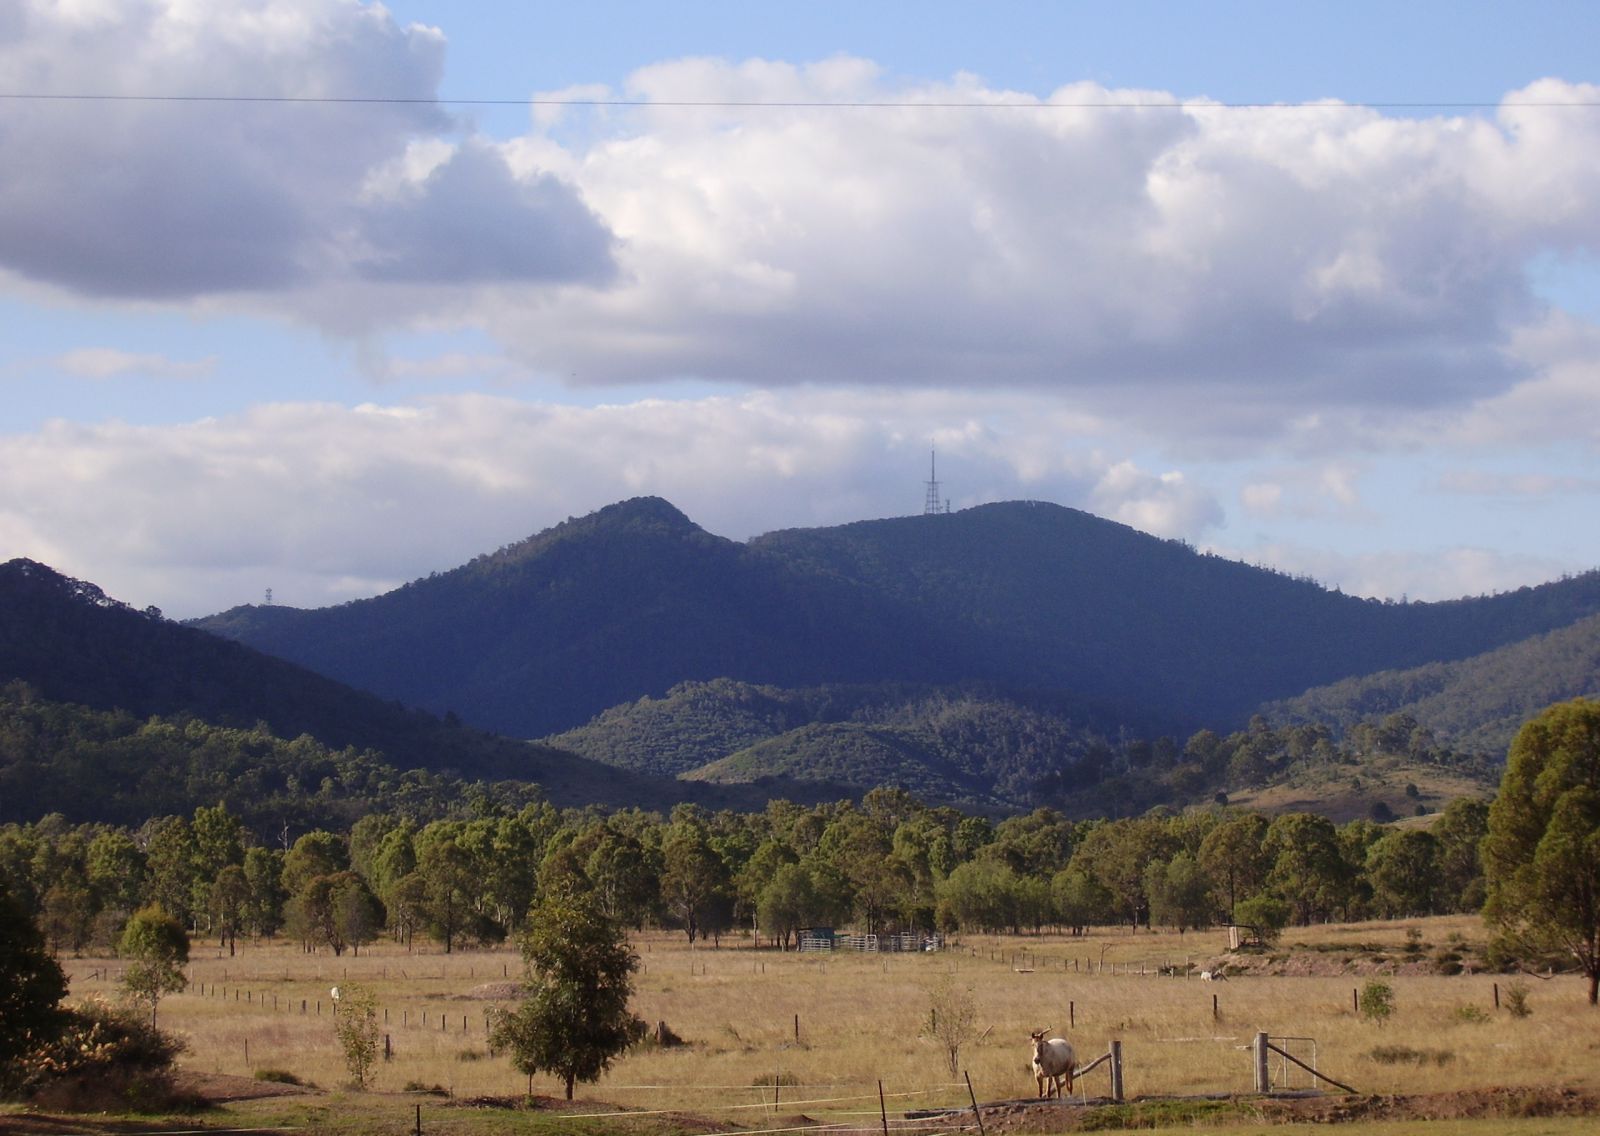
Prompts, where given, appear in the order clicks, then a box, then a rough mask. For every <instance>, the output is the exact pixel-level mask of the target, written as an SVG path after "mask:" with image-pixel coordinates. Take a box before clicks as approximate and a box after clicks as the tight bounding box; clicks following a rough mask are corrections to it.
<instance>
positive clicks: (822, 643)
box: [0, 498, 1600, 812]
mask: <svg viewBox="0 0 1600 1136" xmlns="http://www.w3.org/2000/svg"><path fill="white" fill-rule="evenodd" d="M1597 676H1600V573H1594V572H1591V573H1586V574H1583V575H1581V576H1576V577H1572V578H1568V579H1563V580H1560V581H1555V582H1552V583H1549V584H1545V585H1541V586H1539V587H1531V588H1522V589H1519V590H1517V591H1515V592H1509V593H1504V594H1499V595H1493V596H1482V597H1476V598H1466V599H1461V600H1454V601H1449V602H1444V603H1395V602H1389V601H1381V602H1380V601H1375V600H1368V599H1360V598H1356V597H1351V596H1346V595H1343V594H1340V593H1339V592H1338V591H1336V590H1329V589H1326V588H1324V587H1321V586H1320V585H1318V584H1316V583H1315V582H1313V581H1310V580H1307V579H1302V578H1294V577H1290V576H1286V575H1284V574H1282V573H1278V572H1273V571H1270V570H1266V569H1261V568H1256V567H1251V566H1249V565H1245V564H1240V563H1237V562H1233V561H1229V560H1226V559H1223V558H1221V557H1217V556H1214V555H1209V554H1205V553H1201V552H1197V551H1196V550H1194V549H1193V548H1191V547H1189V546H1187V545H1185V544H1183V543H1181V542H1176V541H1169V540H1161V539H1158V538H1155V537H1151V536H1148V535H1146V534H1143V533H1140V532H1137V531H1136V530H1133V529H1131V528H1128V527H1126V526H1123V525H1119V524H1116V523H1113V522H1110V521H1106V520H1103V519H1100V518H1096V517H1093V516H1091V515H1089V514H1086V513H1082V512H1078V511H1076V510H1072V509H1066V508H1062V507H1060V506H1056V505H1050V504H1044V503H1037V502H1007V503H1000V504H994V505H985V506H980V507H977V508H973V509H967V510H963V511H961V512H959V513H954V514H943V515H929V516H914V517H902V518H893V519H886V520H877V521H863V522H857V523H854V524H847V525H840V526H835V527H829V528H814V529H792V530H784V531H779V532H773V533H769V534H767V535H765V536H761V537H757V538H755V539H752V540H750V541H746V542H736V541H732V540H727V539H724V538H722V537H718V536H714V535H712V534H710V533H707V532H706V531H705V530H703V529H702V528H700V527H699V526H697V525H695V524H694V523H693V522H692V521H690V520H689V518H687V517H686V516H684V515H683V514H682V513H681V512H679V511H678V510H677V509H676V508H674V507H673V506H672V505H670V504H668V503H667V502H665V501H662V500H659V499H656V498H639V499H635V500H630V501H624V502H621V503H618V504H616V505H612V506H609V507H607V508H604V509H601V510H599V511H598V512H596V513H593V514H591V515H589V516H586V517H582V518H577V519H574V520H569V521H568V522H566V523H564V524H561V525H557V526H555V527H554V528H551V529H549V530H547V531H544V532H541V533H538V534H536V535H534V536H532V537H529V538H528V539H526V540H523V541H521V542H519V543H517V544H513V545H510V546H507V547H505V548H502V549H500V550H499V551H497V552H494V553H488V554H485V555H482V556H479V557H477V558H476V559H474V560H472V561H471V562H470V563H467V564H464V565H462V566H460V567H457V568H454V569H450V570H447V571H443V572H438V573H435V574H432V575H430V576H428V577H426V578H424V579H419V580H416V581H414V582H412V583H410V584H407V585H405V586H403V587H401V588H398V589H396V590H394V591H392V592H389V593H387V594H384V595H381V596H377V597H374V598H371V599H364V600H358V601H353V602H351V603H346V604H341V605H338V606H335V607H329V608H322V609H314V610H302V609H296V608H292V607H285V606H245V607H238V608H233V609H231V610H229V611H226V612H223V613H221V614H218V615H214V616H210V617H207V618H205V619H201V620H196V621H193V622H192V623H191V624H190V625H188V626H183V625H179V624H175V623H173V622H171V621H169V620H166V619H163V618H161V617H160V615H159V613H154V612H139V611H135V610H133V609H131V608H129V607H128V606H127V605H125V604H121V603H118V602H117V601H115V600H112V599H110V598H108V597H106V596H105V595H104V594H103V593H101V592H100V590H99V589H98V588H96V587H95V586H94V585H92V584H88V583H84V582H80V581H75V580H70V579H68V578H66V577H64V576H61V575H60V574H58V573H56V572H54V571H53V570H51V569H49V568H48V567H46V566H44V565H39V564H35V563H33V562H31V561H25V560H19V561H12V562H10V563H8V564H5V565H0V684H4V683H7V682H13V681H20V682H22V683H24V684H26V691H25V692H24V693H23V694H21V695H17V696H16V697H12V698H11V700H10V702H9V703H6V706H0V710H3V711H5V712H6V713H11V712H12V711H11V710H7V709H6V707H7V706H23V705H25V704H27V703H28V701H29V699H32V698H42V699H45V700H53V701H55V702H60V703H62V704H75V705H79V706H82V707H88V708H93V709H94V710H96V711H98V712H107V713H109V712H115V713H119V714H124V715H131V716H134V717H135V718H139V717H143V716H150V715H165V716H173V717H176V718H178V719H183V718H193V719H197V720H201V721H204V722H209V723H216V724H219V725H225V726H229V727H236V728H241V729H248V728H250V727H252V726H257V725H259V726H260V728H263V729H268V730H270V731H271V732H272V733H273V734H274V735H276V736H278V737H281V738H287V739H292V738H294V737H297V736H299V735H308V736H310V737H313V738H315V739H317V740H318V741H319V742H320V743H322V744H324V745H326V746H330V747H334V748H338V747H346V748H352V747H353V748H354V749H359V750H361V751H363V752H370V753H371V754H372V755H375V757H374V759H375V760H381V762H384V763H387V765H386V766H385V767H386V768H391V769H392V770H401V769H410V768H419V769H425V770H430V771H434V772H436V773H441V774H446V775H448V776H451V777H458V778H462V779H464V780H479V781H484V782H490V781H501V780H506V781H512V780H514V781H536V782H538V783H539V784H540V785H541V786H542V787H543V789H544V790H545V791H546V792H547V793H548V795H549V796H550V797H551V799H553V800H555V801H557V802H558V803H585V802H596V803H602V804H628V803H632V804H643V805H646V806H648V807H662V806H663V805H665V804H669V803H671V802H672V801H674V800H680V799H695V800H699V801H701V802H702V803H706V804H708V805H712V806H729V807H743V806H745V805H749V804H751V803H754V804H755V805H757V806H759V803H760V801H761V800H764V799H765V798H766V797H768V796H788V797H790V798H791V799H796V800H816V799H826V798H828V797H830V796H832V797H837V796H842V795H846V794H848V793H851V792H859V791H860V790H862V789H865V788H870V787H871V786H872V785H874V784H879V783H890V782H892V783H895V784H900V785H902V786H905V787H907V788H911V789H913V790H914V791H916V792H918V793H920V794H922V795H924V796H926V797H927V798H928V799H939V800H952V801H960V802H963V803H965V804H969V805H973V806H977V807H982V808H987V809H1000V810H1003V809H1014V808H1019V807H1029V806H1030V803H1033V802H1040V801H1051V802H1061V801H1065V800H1067V799H1069V798H1070V796H1071V794H1072V793H1073V792H1075V791H1077V786H1079V785H1081V784H1084V783H1092V782H1094V781H1096V780H1099V779H1101V778H1103V777H1110V778H1111V781H1110V782H1108V783H1107V784H1109V785H1110V786H1111V787H1110V788H1108V789H1106V790H1105V792H1106V793H1107V794H1110V796H1109V797H1108V798H1107V799H1113V798H1115V795H1116V794H1117V793H1122V794H1124V796H1123V797H1122V798H1119V799H1121V800H1123V801H1125V802H1126V803H1127V804H1128V805H1129V807H1132V805H1133V804H1135V803H1137V802H1144V803H1146V804H1148V803H1150V802H1152V801H1153V800H1154V799H1157V797H1158V795H1159V793H1161V792H1166V791H1168V790H1169V789H1171V790H1172V791H1173V792H1174V793H1176V792H1177V788H1176V787H1178V786H1187V787H1188V789H1187V791H1188V792H1190V793H1191V794H1192V793H1200V794H1203V795H1206V796H1209V794H1210V793H1211V791H1212V790H1213V789H1215V788H1216V787H1217V785H1218V782H1219V779H1223V778H1226V777H1228V776H1230V775H1231V774H1230V773H1229V770H1230V769H1235V770H1237V769H1261V768H1274V767H1276V759H1271V760H1267V761H1265V762H1264V763H1263V762H1259V761H1255V760H1254V759H1253V758H1252V759H1251V760H1250V761H1243V762H1232V763H1231V764H1230V760H1229V759H1227V758H1226V757H1223V758H1220V759H1219V758H1215V757H1213V758H1212V759H1204V758H1200V759H1195V758H1191V757H1189V756H1187V753H1188V751H1186V750H1185V751H1184V752H1181V753H1180V749H1182V747H1181V745H1180V744H1178V743H1176V742H1174V741H1170V740H1169V741H1164V742H1162V744H1159V745H1157V746H1156V747H1155V749H1154V750H1153V751H1151V750H1149V749H1146V750H1141V749H1140V748H1139V746H1138V745H1135V744H1133V742H1132V741H1131V740H1130V739H1136V738H1145V739H1155V740H1157V741H1161V739H1162V738H1163V737H1165V738H1167V739H1181V738H1183V737H1184V736H1186V735H1187V734H1189V733H1190V732H1192V731H1195V730H1200V729H1210V730H1215V731H1229V730H1240V729H1242V728H1243V727H1244V725H1245V723H1246V721H1247V720H1249V721H1251V722H1252V723H1254V722H1269V723H1274V724H1276V725H1278V726H1281V727H1282V728H1284V729H1297V728H1299V727H1300V725H1304V724H1314V725H1317V726H1318V727H1327V728H1329V729H1330V730H1332V731H1333V733H1334V735H1335V736H1337V735H1338V734H1339V733H1340V732H1342V731H1346V730H1348V729H1349V728H1350V727H1352V726H1354V725H1355V724H1357V723H1359V722H1363V721H1371V720H1374V719H1376V718H1379V717H1383V716H1386V715H1387V716H1396V715H1398V716H1399V717H1398V719H1396V720H1397V721H1400V722H1402V723H1403V722H1410V721H1414V722H1415V724H1416V725H1418V726H1420V727H1422V728H1423V729H1424V730H1425V731H1431V740H1430V742H1429V744H1430V745H1434V744H1435V743H1437V744H1438V745H1440V746H1444V747H1446V750H1441V751H1440V752H1447V750H1448V748H1449V747H1454V749H1455V750H1458V751H1471V752H1475V753H1480V754H1481V753H1489V754H1491V755H1493V756H1499V755H1502V754H1503V752H1504V745H1505V743H1506V741H1507V740H1508V738H1509V736H1510V733H1511V732H1512V731H1514V729H1515V728H1516V726H1517V724H1519V723H1520V721H1522V720H1524V719H1525V718H1526V717H1527V716H1529V715H1531V714H1532V713H1534V712H1537V710H1538V709H1540V708H1541V707H1542V706H1543V705H1545V704H1547V703H1548V702H1551V701H1556V700H1559V699H1562V698H1568V697H1573V696H1574V695H1578V694H1585V693H1589V692H1591V691H1593V690H1596V689H1600V677H1597ZM8 689H9V688H8ZM0 701H3V700H0ZM18 713H20V711H18ZM1252 716H1257V717H1254V718H1253V717H1252ZM39 720H40V719H38V716H37V715H35V717H34V718H32V719H29V724H26V725H18V724H17V722H18V721H20V719H17V720H15V721H11V720H8V721H10V724H9V725H8V722H6V721H0V767H3V768H0V806H3V805H4V803H5V801H6V794H7V793H8V792H10V793H11V800H12V801H16V800H17V797H16V793H15V786H18V785H24V784H30V783H33V782H37V781H38V780H39V777H40V776H42V773H41V767H40V766H38V765H37V763H35V764H33V765H30V764H29V759H28V757H27V756H26V755H27V753H28V752H30V750H29V744H24V743H25V742H26V736H27V735H28V732H29V731H35V732H37V731H38V730H39V729H40V728H41V727H39V726H38V721H39ZM1391 725H1392V723H1391ZM125 727H126V723H124V725H123V726H118V727H116V729H123V728H125ZM130 728H131V727H130ZM82 729H86V730H88V731H89V732H91V733H93V732H95V731H100V732H105V731H106V730H109V729H112V727H110V726H107V725H106V724H105V723H98V724H93V725H92V726H84V727H82ZM1250 729H1251V730H1252V731H1257V730H1258V727H1257V726H1256V725H1254V724H1252V726H1251V727H1250ZM113 732H114V731H113ZM1394 732H1395V731H1394V729H1393V728H1391V729H1390V730H1389V731H1388V733H1390V734H1393V733H1394ZM1253 736H1258V737H1265V735H1259V734H1256V735H1253ZM1283 736H1284V737H1288V736H1289V735H1283ZM1304 736H1305V737H1306V738H1310V737H1311V735H1304ZM17 739H22V740H20V741H18V740H17ZM522 739H537V741H535V742H532V743H530V742H527V741H524V740H522ZM12 741H17V744H16V745H14V746H13V745H11V744H10V743H11V742H12ZM30 744H31V743H30ZM208 744H210V743H208ZM230 744H231V743H230ZM1296 744H1298V743H1296ZM8 746H9V747H10V748H7V747H8ZM35 748H36V747H35ZM1152 752H1153V753H1155V754H1157V755H1160V756H1157V757H1154V758H1152V757H1151V756H1150V755H1151V753H1152ZM1141 754H1143V756H1140V755H1141ZM18 755H21V756H18ZM130 760H131V759H130ZM1219 762H1220V763H1219ZM1185 763H1187V765H1186V764H1185ZM1119 770H1120V771H1121V772H1118V771H1119ZM1140 771H1143V772H1140ZM1086 772H1089V773H1092V775H1089V776H1086V775H1085V773H1086ZM1133 773H1139V776H1140V777H1142V780H1139V782H1138V785H1137V786H1135V790H1136V791H1135V790H1128V789H1127V788H1126V786H1124V788H1122V789H1118V788H1116V786H1115V782H1117V780H1118V778H1122V779H1123V780H1124V781H1126V778H1127V776H1132V774H1133ZM218 776H219V775H218V774H217V773H216V771H215V770H214V769H213V770H211V771H210V773H209V774H208V777H209V780H207V779H206V778H205V777H202V778H200V779H199V780H198V781H197V782H196V783H197V784H200V783H203V784H206V785H215V784H218V783H219V782H218ZM360 776H361V777H365V778H367V780H368V781H373V779H374V778H377V780H379V781H382V780H383V778H384V777H388V775H387V774H384V775H382V776H379V775H378V774H371V775H369V774H367V773H361V774H360ZM1136 779H1137V778H1136ZM158 780H159V779H158ZM224 780H225V778H224ZM391 782H393V778H390V780H389V781H385V782H384V783H385V784H389V783H391ZM395 783H397V782H395ZM70 784H76V782H75V781H72V780H71V779H70V778H69V779H68V781H67V782H64V783H63V785H70ZM8 786H9V787H11V788H9V789H8ZM158 788H159V787H158ZM151 791H152V792H157V790H154V789H153V790H151ZM172 792H173V793H174V794H176V793H179V792H180V791H179V790H178V789H173V790H172ZM62 794H65V798H64V799H70V797H71V790H70V788H62V789H61V791H60V793H59V794H58V796H61V795H62ZM157 795H158V796H159V792H157ZM24 798H26V793H24ZM39 799H41V800H42V799H44V798H43V797H40V798H39ZM50 799H51V800H54V799H56V798H54V797H52V798H50ZM131 799H132V798H130V800H131ZM138 799H139V800H141V801H143V800H145V799H146V797H139V798H138ZM201 803H204V802H201ZM52 807H53V806H52ZM128 807H129V808H132V807H134V806H133V805H132V804H130V805H129V806H128ZM1086 807H1087V806H1086ZM3 811H9V810H6V809H4V808H0V812H3Z"/></svg>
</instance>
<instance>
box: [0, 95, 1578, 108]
mask: <svg viewBox="0 0 1600 1136" xmlns="http://www.w3.org/2000/svg"><path fill="white" fill-rule="evenodd" d="M0 101H4V102H128V103H245V104H285V105H296V104H303V105H313V106H315V105H326V106H434V107H452V106H463V107H514V106H543V107H595V108H605V107H617V108H631V109H648V108H686V109H713V110H714V109H732V110H738V109H751V110H762V109H773V110H923V109H926V110H1324V111H1326V110H1501V109H1517V110H1523V109H1529V110H1540V109H1583V108H1595V107H1600V100H1593V99H1571V100H1558V99H1539V100H1526V101H1513V102H1505V101H1500V102H1473V101H1420V102H1347V101H1341V100H1307V101H1286V102H1226V101H1215V102H1214V101H1210V100H1173V101H1170V102H1142V101H1134V100H1127V99H1113V100H1099V101H1091V100H1073V101H1061V100H1050V99H1044V100H1037V101H1031V102H1023V101H1018V100H1014V99H1010V100H999V101H995V100H978V99H972V100H937V101H924V100H910V99H884V100H823V99H622V98H615V99H608V98H567V97H555V96H540V95H533V96H529V97H526V98H519V99H510V98H455V97H437V96H434V97H428V98H420V97H408V96H390V95H182V94H167V95H162V94H126V93H94V92H53V91H0Z"/></svg>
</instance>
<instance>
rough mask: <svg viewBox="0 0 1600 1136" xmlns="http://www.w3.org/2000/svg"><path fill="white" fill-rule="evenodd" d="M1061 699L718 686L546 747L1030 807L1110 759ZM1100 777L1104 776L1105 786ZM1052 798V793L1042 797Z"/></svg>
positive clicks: (608, 719)
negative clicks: (1099, 759)
mask: <svg viewBox="0 0 1600 1136" xmlns="http://www.w3.org/2000/svg"><path fill="white" fill-rule="evenodd" d="M1089 718H1090V714H1088V713H1085V712H1084V711H1083V708H1081V707H1075V706H1073V705H1071V704H1070V703H1069V702H1068V701H1066V700H1063V699H1061V698H1060V697H1059V696H1057V697H1054V698H1034V699H1031V700H1030V699H1028V698H1026V697H1021V696H1013V695H1008V694H1005V693H1003V692H1000V691H998V690H995V689H980V688H974V689H952V688H934V687H919V686H904V685H892V684H882V685H876V686H855V687H842V686H828V687H813V688H807V689H801V690H783V689H779V688H776V687H769V686H752V685H750V684H747V683H739V682H734V681H732V680H729V679H718V680H716V681H713V682H709V683H700V682H686V683H681V684H679V685H678V686H676V687H673V688H672V690H670V691H668V692H667V694H666V695H665V697H662V698H650V697H646V698H642V699H639V700H638V701H637V702H633V703H627V704H624V705H621V706H615V707H612V708H611V709H610V710H607V711H606V712H605V713H603V714H601V715H599V716H598V717H596V718H595V719H594V720H593V721H591V722H589V723H588V724H587V725H584V726H580V727H578V728H577V729H574V730H569V731H567V732H565V733H562V734H558V735H555V736H554V737H551V738H548V739H546V741H547V742H548V743H549V744H551V745H554V746H558V747H560V748H562V749H570V750H572V751H573V752H575V753H580V754H583V755H584V756H585V757H590V758H593V759H594V760H596V761H603V762H606V763H608V764H611V765H616V766H619V767H621V768H624V769H632V770H640V771H648V772H652V773H661V774H667V775H675V776H679V777H683V778H686V779H688V780H691V781H709V782H716V783H719V784H730V785H733V784H746V783H757V782H760V783H765V782H767V781H769V780H770V779H773V778H789V779H792V780H795V781H798V782H807V781H826V782H830V783H833V784H837V785H843V786H849V787H850V788H851V789H852V790H853V791H854V792H855V793H860V792H863V791H865V790H867V789H871V788H873V787H875V786H877V785H885V784H892V785H897V786H899V787H901V788H904V789H907V790H909V791H911V792H912V793H915V794H917V795H918V796H920V797H922V798H923V799H925V800H930V801H946V802H958V803H961V804H965V805H969V806H972V807H977V808H983V809H994V808H1001V809H1008V808H1031V807H1032V806H1033V805H1034V804H1035V803H1037V802H1038V800H1039V799H1040V797H1041V795H1042V794H1044V793H1045V792H1047V791H1049V792H1051V793H1052V794H1053V793H1054V792H1055V789H1056V787H1058V786H1059V785H1060V784H1062V783H1063V782H1065V783H1067V784H1070V783H1071V782H1072V781H1073V780H1074V768H1075V767H1076V766H1077V764H1078V762H1080V761H1081V760H1082V759H1083V757H1084V756H1085V755H1086V754H1088V753H1090V752H1091V751H1097V750H1099V751H1103V750H1104V749H1105V747H1106V743H1105V741H1104V739H1103V737H1102V736H1101V734H1100V733H1099V732H1098V731H1097V730H1095V729H1094V728H1093V727H1092V726H1090V725H1088V724H1087V723H1088V721H1089ZM1097 775H1098V774H1097ZM1047 787H1048V789H1047Z"/></svg>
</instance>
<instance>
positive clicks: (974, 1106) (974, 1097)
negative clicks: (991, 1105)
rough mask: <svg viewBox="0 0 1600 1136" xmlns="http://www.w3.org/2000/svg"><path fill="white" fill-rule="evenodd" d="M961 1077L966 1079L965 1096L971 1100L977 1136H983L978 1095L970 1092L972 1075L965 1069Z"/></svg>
mask: <svg viewBox="0 0 1600 1136" xmlns="http://www.w3.org/2000/svg"><path fill="white" fill-rule="evenodd" d="M961 1075H962V1076H963V1077H965V1078H966V1079H967V1096H968V1097H970V1098H971V1099H972V1115H973V1116H975V1117H977V1119H978V1136H985V1134H984V1131H983V1113H982V1112H980V1111H978V1094H977V1093H975V1092H973V1091H972V1074H971V1073H968V1072H967V1071H966V1070H965V1069H963V1070H962V1071H961Z"/></svg>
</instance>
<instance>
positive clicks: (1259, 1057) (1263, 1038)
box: [1255, 1033, 1272, 1093]
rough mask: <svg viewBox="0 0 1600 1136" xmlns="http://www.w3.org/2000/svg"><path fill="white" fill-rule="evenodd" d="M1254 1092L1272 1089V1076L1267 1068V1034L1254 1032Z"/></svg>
mask: <svg viewBox="0 0 1600 1136" xmlns="http://www.w3.org/2000/svg"><path fill="white" fill-rule="evenodd" d="M1255 1067H1256V1092H1258V1093H1270V1092H1271V1091H1272V1076H1271V1074H1270V1073H1269V1072H1268V1070H1267V1035H1266V1034H1265V1033H1258V1034H1256V1041H1255Z"/></svg>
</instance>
